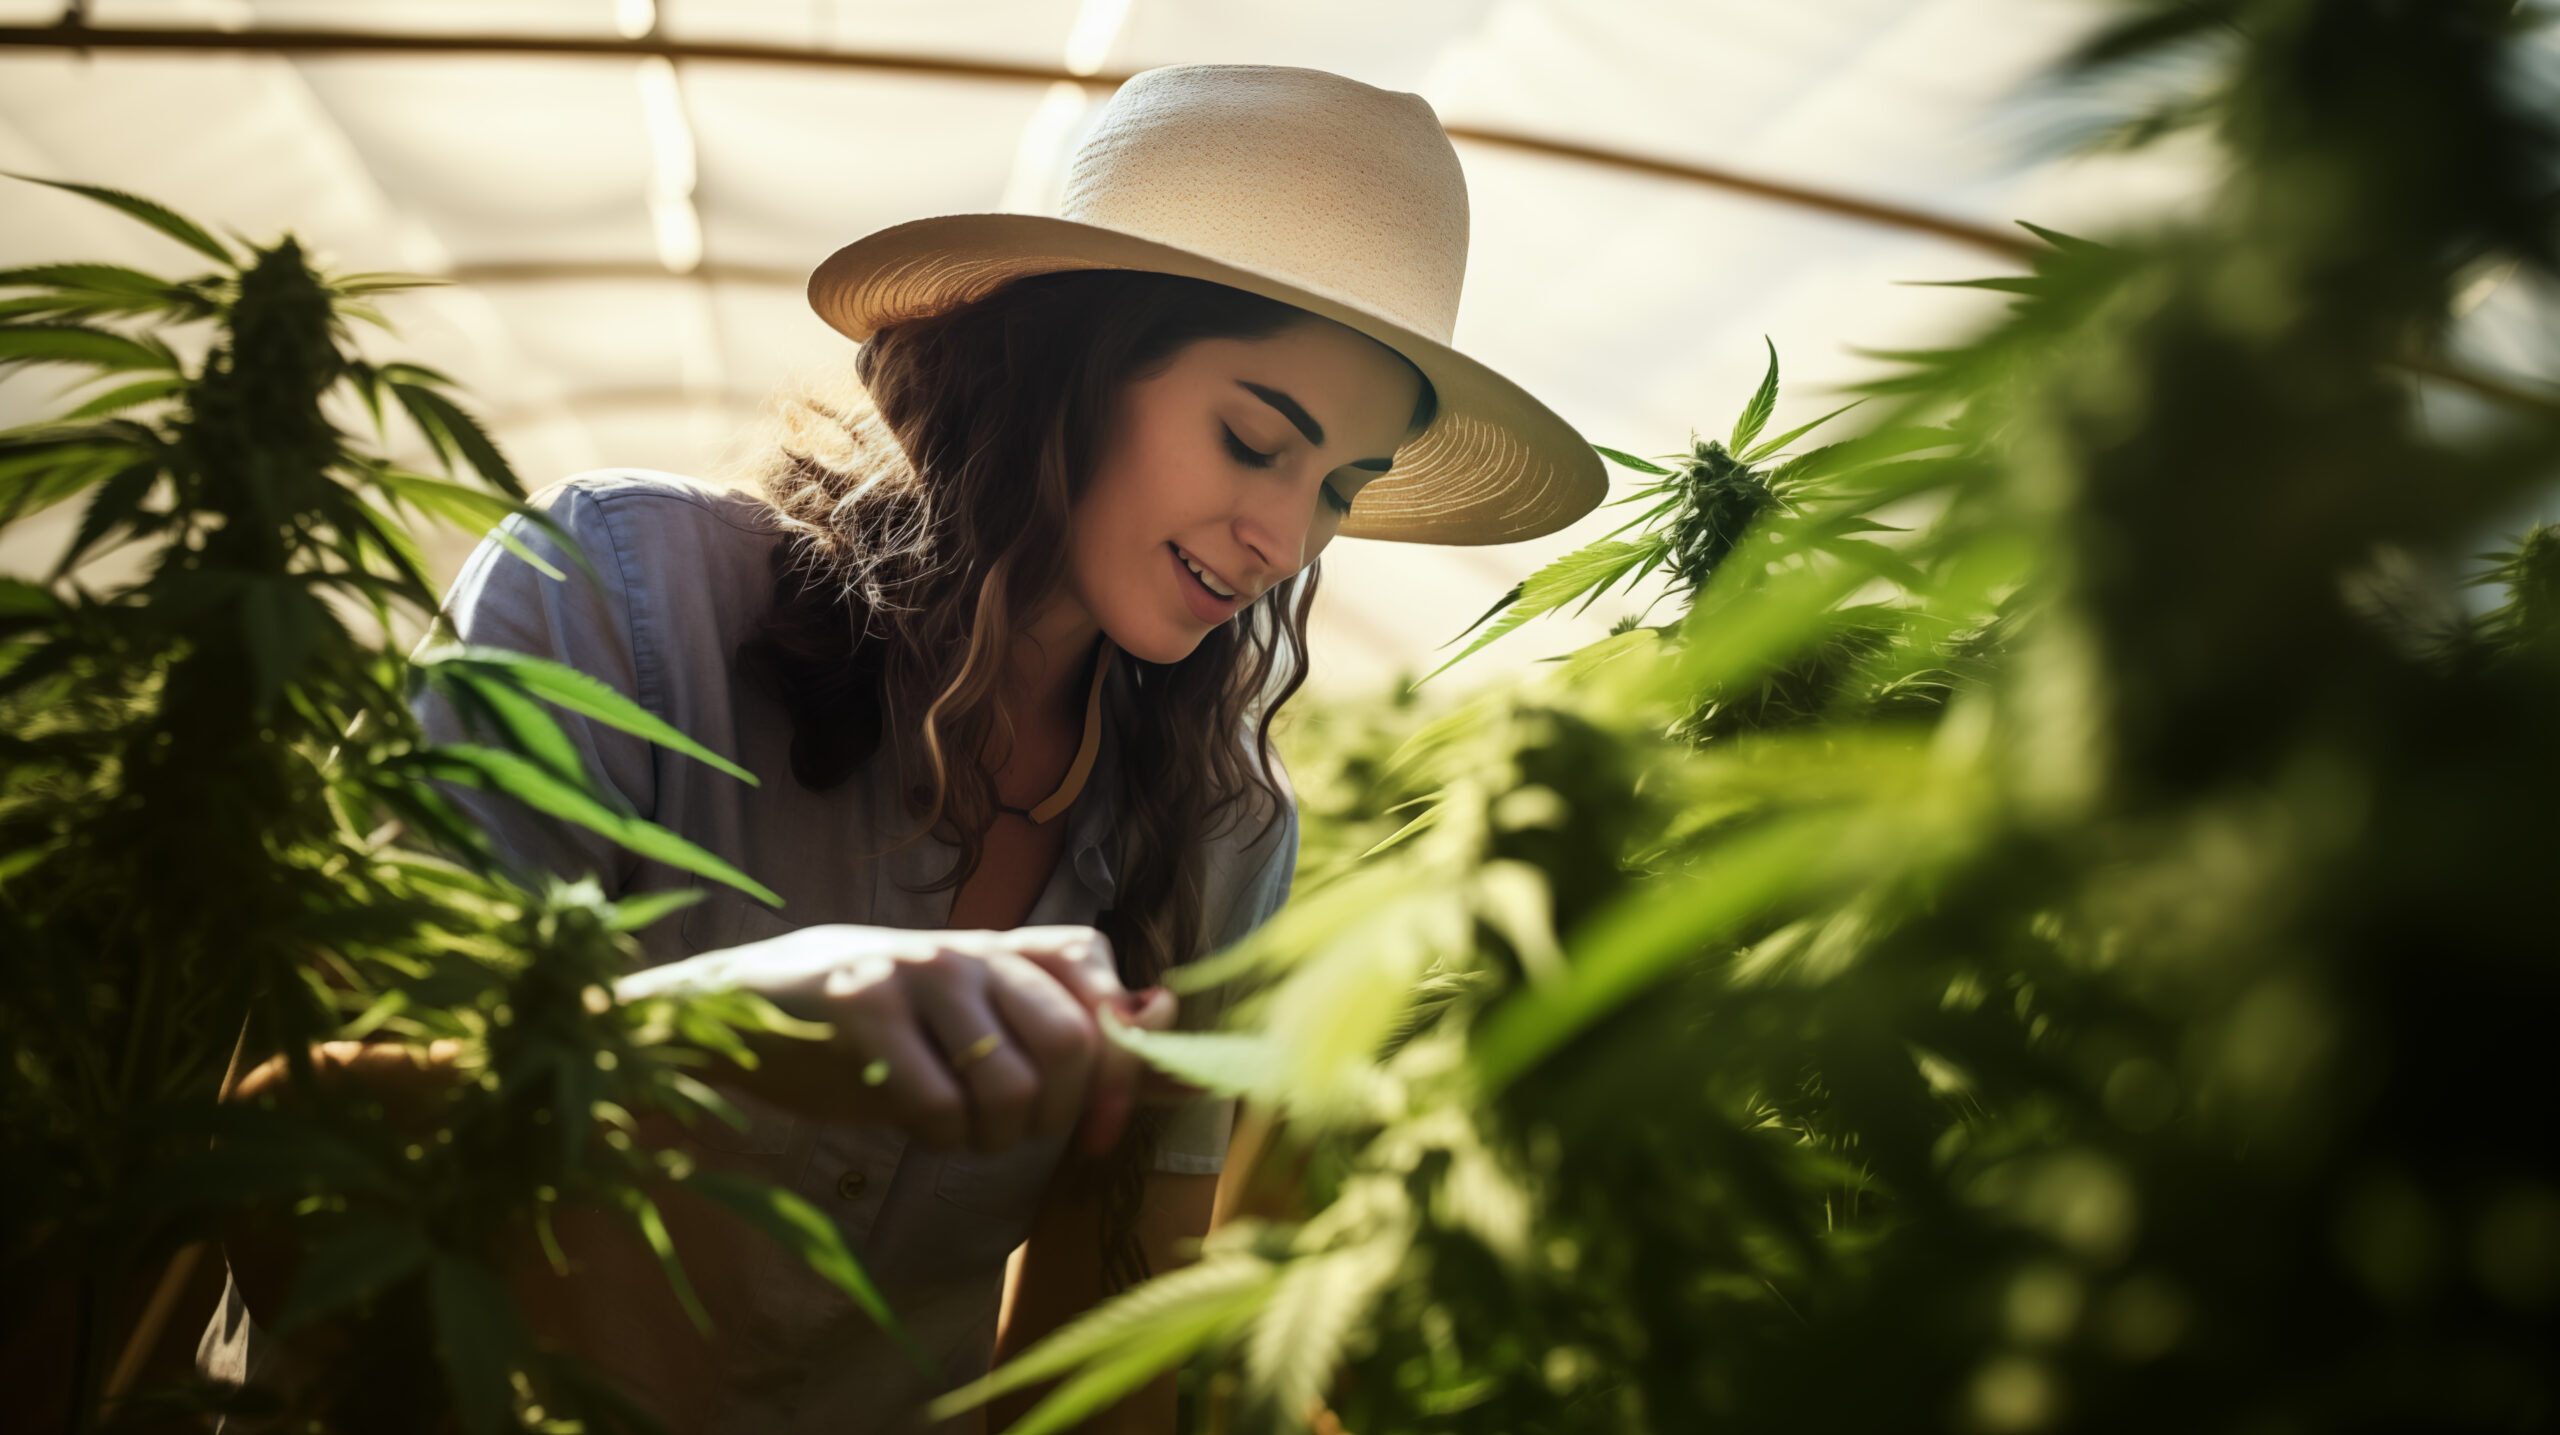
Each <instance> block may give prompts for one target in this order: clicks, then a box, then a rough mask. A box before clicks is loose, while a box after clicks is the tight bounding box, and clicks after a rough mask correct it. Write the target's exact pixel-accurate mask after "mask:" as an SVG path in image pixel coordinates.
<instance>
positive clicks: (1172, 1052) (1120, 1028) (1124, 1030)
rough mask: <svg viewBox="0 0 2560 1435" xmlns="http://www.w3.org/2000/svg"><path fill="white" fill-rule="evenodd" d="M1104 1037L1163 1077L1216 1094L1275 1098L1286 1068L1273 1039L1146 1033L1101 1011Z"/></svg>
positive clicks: (1234, 1033) (1230, 1033)
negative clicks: (1272, 1096) (1179, 1080)
mask: <svg viewBox="0 0 2560 1435" xmlns="http://www.w3.org/2000/svg"><path fill="white" fill-rule="evenodd" d="M1102 1034H1103V1035H1104V1036H1105V1037H1108V1038H1109V1039H1110V1040H1111V1042H1112V1043H1113V1044H1114V1045H1116V1046H1118V1047H1120V1048H1122V1049H1123V1050H1126V1051H1129V1052H1132V1053H1135V1054H1136V1055H1137V1056H1138V1058H1139V1059H1140V1060H1142V1061H1144V1062H1146V1063H1147V1065H1149V1066H1152V1067H1154V1068H1155V1069H1157V1070H1158V1071H1162V1072H1164V1073H1166V1074H1167V1075H1170V1076H1174V1077H1177V1078H1179V1079H1181V1080H1183V1081H1187V1082H1189V1083H1190V1084H1192V1085H1193V1086H1197V1087H1200V1088H1201V1089H1202V1090H1205V1091H1212V1092H1215V1093H1217V1094H1218V1095H1220V1096H1271V1095H1277V1094H1279V1090H1280V1075H1281V1072H1282V1070H1283V1068H1284V1066H1285V1063H1284V1062H1283V1061H1282V1060H1281V1057H1280V1053H1279V1052H1277V1051H1275V1050H1273V1049H1272V1045H1271V1039H1270V1038H1269V1037H1267V1036H1263V1035H1260V1034H1258V1033H1253V1032H1241V1031H1146V1030H1142V1029H1141V1028H1138V1027H1134V1026H1131V1025H1129V1024H1128V1023H1127V1022H1124V1021H1121V1020H1119V1019H1118V1018H1117V1017H1115V1016H1114V1015H1113V1014H1112V1013H1111V1011H1110V1009H1109V1008H1107V1007H1106V1008H1104V1009H1103V1022H1102Z"/></svg>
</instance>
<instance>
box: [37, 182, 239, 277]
mask: <svg viewBox="0 0 2560 1435" xmlns="http://www.w3.org/2000/svg"><path fill="white" fill-rule="evenodd" d="M9 178H11V179H22V180H25V181H26V182H27V183H29V184H41V185H44V186H45V187H46V188H48V189H59V190H64V191H67V192H68V193H71V194H76V195H80V196H82V197H83V198H87V199H94V200H96V201H97V202H98V203H100V204H103V205H105V206H107V207H108V208H109V209H114V210H118V211H120V212H122V213H124V214H126V215H129V216H131V217H133V218H135V219H138V220H140V221H142V222H143V223H144V224H147V225H149V226H151V227H152V228H153V229H156V230H159V231H160V232H161V233H162V234H165V235H168V236H169V237H170V238H171V239H174V240H176V241H178V242H179V243H180V244H183V245H185V246H187V247H188V248H189V249H192V250H194V251H196V252H197V253H198V254H201V255H204V256H205V257H206V258H208V259H214V260H218V261H220V262H221V263H223V264H225V265H232V264H236V263H237V262H238V261H237V260H235V259H234V258H233V257H232V254H231V251H230V249H229V248H227V247H225V246H224V244H223V243H222V241H220V240H218V239H216V238H214V237H213V236H212V235H211V234H210V233H207V232H206V230H205V228H204V226H202V225H200V224H198V223H196V222H195V221H194V220H192V219H189V218H187V217H186V216H185V215H183V214H180V213H178V212H177V211H176V210H174V209H171V208H169V207H168V206H167V205H165V204H160V203H157V202H155V201H152V200H148V199H144V198H143V197H141V196H140V195H135V194H127V193H125V192H124V191H123V190H120V189H108V188H106V187H105V186H103V185H95V184H74V183H72V182H71V181H69V180H65V179H38V178H37V177H36V176H34V175H31V174H16V173H10V174H9Z"/></svg>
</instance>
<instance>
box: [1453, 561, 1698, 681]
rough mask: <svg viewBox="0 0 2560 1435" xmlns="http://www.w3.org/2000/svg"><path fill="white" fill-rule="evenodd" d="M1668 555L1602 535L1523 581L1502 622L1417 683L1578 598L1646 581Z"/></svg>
mask: <svg viewBox="0 0 2560 1435" xmlns="http://www.w3.org/2000/svg"><path fill="white" fill-rule="evenodd" d="M1664 554H1665V550H1664V548H1663V546H1662V545H1661V544H1660V543H1655V542H1638V543H1622V542H1619V541H1617V540H1614V539H1602V540H1601V541H1600V542H1597V543H1594V544H1591V545H1589V546H1587V547H1583V548H1577V549H1575V550H1574V551H1572V552H1571V553H1568V554H1565V555H1564V556H1563V557H1561V558H1558V559H1557V560H1555V561H1554V562H1552V563H1549V564H1548V565H1547V566H1545V567H1544V568H1541V569H1539V570H1538V571H1537V572H1535V573H1532V574H1530V575H1529V576H1528V577H1527V578H1525V579H1523V580H1521V584H1520V596H1519V597H1518V598H1517V599H1515V600H1513V601H1512V602H1511V603H1509V604H1508V605H1507V606H1504V607H1501V608H1497V610H1496V611H1498V612H1500V613H1501V614H1502V616H1501V619H1500V621H1498V622H1496V623H1495V624H1494V625H1493V626H1492V627H1490V628H1488V629H1486V630H1485V631H1484V632H1483V633H1482V634H1480V635H1478V636H1477V638H1476V640H1475V641H1474V642H1472V643H1469V644H1468V645H1467V646H1466V647H1465V648H1463V649H1461V650H1459V653H1458V655H1457V656H1456V657H1454V658H1451V659H1450V660H1449V661H1448V662H1445V663H1442V664H1441V665H1440V666H1438V667H1436V668H1433V669H1432V670H1431V671H1430V672H1428V673H1426V674H1424V675H1423V676H1422V677H1421V678H1419V679H1417V680H1416V681H1415V683H1414V686H1415V687H1420V686H1422V684H1424V683H1427V682H1429V681H1431V680H1432V679H1433V678H1436V677H1438V676H1440V675H1441V674H1442V673H1445V672H1447V671H1449V669H1450V668H1452V667H1454V666H1456V665H1457V664H1458V663H1461V662H1463V661H1465V660H1466V658H1467V657H1468V656H1469V655H1470V654H1473V653H1475V652H1477V651H1479V650H1481V649H1482V648H1484V646H1485V645H1486V644H1488V643H1492V642H1494V641H1496V640H1498V639H1500V638H1502V637H1504V636H1505V635H1507V634H1509V633H1512V632H1515V631H1517V630H1518V629H1519V628H1520V627H1521V626H1522V625H1524V624H1526V623H1527V622H1528V621H1529V620H1530V619H1532V618H1536V617H1539V616H1541V615H1543V614H1547V613H1552V612H1554V611H1555V610H1557V609H1558V608H1561V607H1563V606H1564V605H1565V604H1567V603H1570V602H1572V601H1574V600H1575V599H1577V598H1584V599H1586V601H1588V599H1590V598H1597V597H1599V596H1600V594H1601V593H1603V592H1605V591H1606V590H1607V589H1608V588H1609V586H1610V585H1611V584H1613V583H1615V582H1617V581H1618V580H1620V579H1622V578H1633V579H1636V580H1641V579H1642V577H1643V575H1644V574H1645V573H1646V572H1647V571H1649V570H1650V569H1651V568H1652V567H1653V566H1654V565H1655V564H1658V563H1660V562H1661V561H1662V559H1663V557H1664ZM1488 616H1490V615H1488ZM1478 621H1482V620H1481V619H1479V620H1478Z"/></svg>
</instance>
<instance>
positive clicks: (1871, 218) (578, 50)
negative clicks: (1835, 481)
mask: <svg viewBox="0 0 2560 1435" xmlns="http://www.w3.org/2000/svg"><path fill="white" fill-rule="evenodd" d="M9 49H20V50H24V49H51V50H180V51H233V52H238V51H257V52H264V53H269V54H283V55H332V54H338V55H368V54H369V55H553V56H621V57H627V58H633V59H637V58H640V57H643V56H649V55H659V56H664V57H665V58H667V59H669V60H712V61H720V62H723V63H730V64H750V65H796V66H803V67H811V68H819V69H842V70H871V71H878V72H885V73H892V74H910V75H932V76H938V77H942V78H948V79H962V80H988V81H994V82H1002V83H1012V84H1042V85H1048V84H1056V83H1058V82H1059V81H1062V80H1063V81H1066V82H1068V83H1070V84H1078V85H1087V86H1091V87H1093V88H1096V89H1112V88H1116V87H1118V86H1119V85H1120V84H1122V83H1123V82H1125V81H1126V80H1127V79H1128V78H1129V76H1128V75H1127V74H1125V73H1122V74H1092V75H1079V74H1076V73H1074V72H1072V71H1070V70H1066V69H1063V68H1055V67H1050V66H1045V65H1011V64H1002V63H997V62H992V61H982V60H963V59H950V58H943V57H937V56H929V55H892V54H883V53H879V52H876V51H864V50H805V49H793V48H790V47H788V46H781V45H744V44H733V43H728V42H722V41H694V40H666V39H655V38H652V39H642V40H619V39H610V38H606V37H603V36H595V37H586V36H576V35H407V34H389V33H384V34H367V33H365V32H362V31H352V30H195V29H174V28H169V29H145V28H140V27H135V28H130V29H128V28H123V27H107V28H99V27H93V26H88V25H75V24H63V25H13V26H0V50H9ZM1448 131H1449V137H1450V138H1451V139H1454V140H1463V141H1466V142H1468V143H1472V144H1483V145H1495V146H1499V147H1501V148H1504V149H1513V150H1522V151H1526V152H1528V153H1531V154H1542V155H1546V156H1548V157H1550V158H1554V159H1563V160H1569V161H1572V162H1575V163H1578V164H1589V165H1597V166H1600V167H1602V168H1607V169H1619V170H1626V171H1629V172H1632V173H1636V174H1644V175H1651V176H1655V177H1657V178H1663V179H1674V180H1681V181H1685V182H1687V183H1691V184H1700V185H1705V186H1708V187H1710V188H1714V189H1721V190H1725V191H1727V192H1729V193H1733V194H1743V195H1749V196H1751V197H1752V198H1754V199H1760V200H1766V201H1768V202H1770V203H1773V204H1779V205H1785V206H1788V207H1790V208H1795V209H1806V210H1812V211H1814V212H1816V213H1821V214H1829V215H1835V216H1838V217H1840V218H1843V219H1850V220H1855V221H1858V222H1860V223H1865V224H1874V225H1879V226H1882V227H1884V228H1888V229H1900V230H1905V231H1908V232H1911V233H1917V234H1927V235H1932V236H1934V237H1936V238H1939V239H1947V240H1952V241H1954V242H1956V243H1958V244H1964V245H1970V246H1972V247H1974V248H1976V249H1983V250H1988V251H1990V252H1991V253H1994V254H1998V255H2000V256H2002V257H2004V258H2020V257H2024V256H2026V255H2030V254H2033V253H2034V252H2036V249H2037V248H2038V246H2037V245H2036V244H2035V243H2034V242H2033V241H2032V240H2029V239H2027V238H2025V237H2023V236H2020V235H2014V234H2011V233H2008V232H2007V231H2005V230H2001V229H1996V228H1992V227H1990V226H1987V225H1980V224H1974V223H1971V222H1968V221H1966V220H1961V219H1953V218H1949V217H1947V216H1945V215H1941V214H1931V213H1928V212H1927V211H1925V210H1918V209H1912V208H1908V207H1906V206H1903V205H1898V204H1889V203H1886V202H1884V201H1881V200H1872V199H1863V198H1860V197H1859V196H1857V195H1853V194H1842V193H1839V192H1837V191H1834V190H1828V189H1821V188H1817V187H1815V186H1812V185H1802V184H1791V183H1788V182H1786V181H1783V180H1777V179H1768V178H1764V177H1761V176H1757V175H1749V174H1743V173H1741V172H1739V171H1735V170H1729V169H1723V168H1720V167H1717V166H1714V165H1703V164H1693V163H1690V162H1688V161H1686V160H1675V159H1668V158H1663V157H1659V156H1651V155H1641V154H1635V153H1632V152H1629V151H1625V150H1615V149H1608V148H1605V147H1602V146H1599V145H1586V144H1575V143H1572V142H1569V141H1565V140H1555V139H1545V138H1541V137H1539V136H1537V135H1530V134H1521V133H1517V132H1514V131H1510V130H1500V129H1486V128H1482V127H1479V126H1475V125H1451V126H1448Z"/></svg>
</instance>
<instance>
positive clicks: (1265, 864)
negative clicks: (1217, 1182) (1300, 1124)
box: [1155, 803, 1298, 1176]
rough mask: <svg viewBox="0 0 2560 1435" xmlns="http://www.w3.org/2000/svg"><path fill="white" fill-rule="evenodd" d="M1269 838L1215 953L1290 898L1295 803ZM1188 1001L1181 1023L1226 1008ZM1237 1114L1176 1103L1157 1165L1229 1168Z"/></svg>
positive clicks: (1225, 1107)
mask: <svg viewBox="0 0 2560 1435" xmlns="http://www.w3.org/2000/svg"><path fill="white" fill-rule="evenodd" d="M1265 841H1266V842H1268V843H1269V849H1270V850H1269V854H1268V855H1267V856H1266V857H1265V858H1264V859H1263V861H1262V864H1261V865H1260V866H1259V867H1258V868H1256V869H1255V870H1254V872H1253V875H1252V876H1250V877H1248V878H1247V879H1246V880H1245V883H1244V885H1243V886H1242V887H1241V888H1239V889H1238V890H1237V893H1236V899H1235V901H1234V903H1233V904H1231V905H1230V906H1229V907H1228V908H1227V913H1226V918H1225V920H1224V921H1222V922H1221V923H1220V924H1219V927H1218V931H1217V933H1216V934H1215V940H1213V941H1212V942H1211V943H1210V944H1209V950H1211V951H1213V952H1218V951H1224V950H1226V949H1227V948H1228V947H1231V946H1233V945H1235V944H1236V943H1238V942H1240V941H1243V940H1244V939H1245V937H1246V936H1248V935H1250V934H1251V933H1252V931H1253V929H1254V928H1256V927H1259V926H1261V925H1262V924H1263V923H1264V922H1266V921H1268V920H1270V917H1271V914H1272V913H1274V912H1277V911H1279V910H1280V908H1281V906H1282V904H1284V903H1286V902H1287V901H1288V900H1289V883H1290V880H1291V878H1292V877H1294V876H1295V875H1296V872H1297V867H1298V809H1297V806H1296V804H1295V803H1290V804H1289V805H1288V806H1287V807H1285V808H1284V809H1283V811H1282V814H1281V818H1280V821H1279V823H1278V831H1277V833H1276V834H1275V835H1274V836H1273V837H1271V838H1266V839H1265ZM1257 845H1261V844H1257ZM1183 1005H1184V1008H1185V1010H1184V1012H1183V1020H1182V1025H1183V1026H1184V1027H1186V1028H1189V1029H1194V1030H1196V1029H1200V1028H1204V1027H1207V1026H1211V1025H1214V1024H1215V1023H1216V1021H1217V1019H1218V1017H1219V1015H1220V1014H1221V1013H1222V1012H1223V1011H1224V1009H1225V1003H1223V1002H1222V1001H1220V1000H1218V999H1217V998H1216V997H1215V996H1211V997H1209V998H1208V999H1207V1000H1206V1001H1197V1002H1195V1001H1194V1000H1191V999H1186V1000H1185V1001H1184V1003H1183ZM1235 1117H1236V1103H1235V1101H1234V1099H1233V1098H1231V1097H1224V1096H1204V1097H1202V1098H1200V1099H1199V1100H1197V1101H1189V1102H1185V1103H1183V1104H1182V1105H1180V1106H1177V1107H1175V1108H1173V1110H1172V1111H1171V1112H1170V1113H1168V1114H1167V1116H1166V1119H1165V1123H1164V1125H1163V1127H1162V1128H1161V1129H1160V1130H1159V1131H1158V1132H1157V1135H1156V1156H1155V1167H1156V1169H1157V1170H1159V1171H1166V1172H1173V1173H1177V1174H1181V1175H1191V1176H1213V1175H1216V1174H1217V1173H1218V1172H1220V1171H1223V1170H1225V1169H1226V1165H1227V1142H1228V1139H1229V1138H1230V1136H1232V1134H1233V1133H1234V1129H1235Z"/></svg>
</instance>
